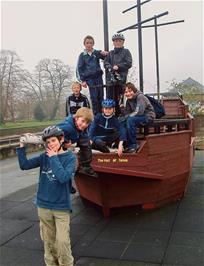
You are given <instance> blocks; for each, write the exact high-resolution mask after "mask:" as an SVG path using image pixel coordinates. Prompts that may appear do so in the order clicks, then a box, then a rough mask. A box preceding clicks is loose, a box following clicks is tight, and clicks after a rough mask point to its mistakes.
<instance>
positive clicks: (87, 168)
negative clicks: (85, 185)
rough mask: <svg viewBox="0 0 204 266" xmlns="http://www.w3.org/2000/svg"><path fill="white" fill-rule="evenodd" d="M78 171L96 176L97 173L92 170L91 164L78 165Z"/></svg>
mask: <svg viewBox="0 0 204 266" xmlns="http://www.w3.org/2000/svg"><path fill="white" fill-rule="evenodd" d="M78 172H79V173H80V174H84V175H89V176H93V177H98V174H97V173H96V172H95V171H94V170H93V168H92V167H91V166H84V167H80V168H79V171H78Z"/></svg>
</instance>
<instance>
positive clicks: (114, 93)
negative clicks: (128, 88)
mask: <svg viewBox="0 0 204 266" xmlns="http://www.w3.org/2000/svg"><path fill="white" fill-rule="evenodd" d="M123 87H124V85H123V84H115V85H113V86H110V87H108V88H107V89H106V98H108V99H113V100H114V101H115V104H116V106H115V115H116V116H117V117H118V116H119V114H120V113H121V112H120V106H119V102H120V100H121V98H122V95H123Z"/></svg>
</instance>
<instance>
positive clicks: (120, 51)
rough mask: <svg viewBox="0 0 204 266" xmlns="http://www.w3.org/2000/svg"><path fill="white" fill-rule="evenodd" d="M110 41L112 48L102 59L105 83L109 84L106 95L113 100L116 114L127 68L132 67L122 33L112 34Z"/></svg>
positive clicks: (118, 111)
mask: <svg viewBox="0 0 204 266" xmlns="http://www.w3.org/2000/svg"><path fill="white" fill-rule="evenodd" d="M112 41H113V46H114V50H111V51H110V52H109V54H108V55H107V57H106V58H105V60H104V67H105V69H106V72H107V76H106V84H107V85H109V87H108V88H107V95H106V97H107V98H109V99H114V100H115V103H116V107H115V108H116V110H115V111H116V116H118V115H119V114H120V108H119V101H120V98H121V96H122V94H123V88H124V85H125V83H126V79H127V74H128V69H129V68H131V67H132V55H131V53H130V51H129V50H128V49H126V48H124V42H125V38H124V36H123V34H120V33H117V34H114V35H113V37H112Z"/></svg>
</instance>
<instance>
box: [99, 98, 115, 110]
mask: <svg viewBox="0 0 204 266" xmlns="http://www.w3.org/2000/svg"><path fill="white" fill-rule="evenodd" d="M102 107H109V108H113V107H115V101H114V100H112V99H105V100H103V101H102Z"/></svg>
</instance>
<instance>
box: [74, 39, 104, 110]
mask: <svg viewBox="0 0 204 266" xmlns="http://www.w3.org/2000/svg"><path fill="white" fill-rule="evenodd" d="M84 46H85V50H84V52H82V53H81V54H80V55H79V59H78V63H77V71H76V75H77V79H78V80H79V81H80V82H82V86H83V87H85V88H86V87H87V86H88V87H89V93H90V98H91V103H92V108H93V113H94V115H96V114H97V113H98V112H100V111H101V102H102V100H103V80H102V75H103V71H102V69H101V66H100V59H104V58H105V56H106V55H107V53H108V52H106V51H101V50H95V49H94V48H93V46H94V38H93V37H92V36H89V35H88V36H86V37H85V38H84Z"/></svg>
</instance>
